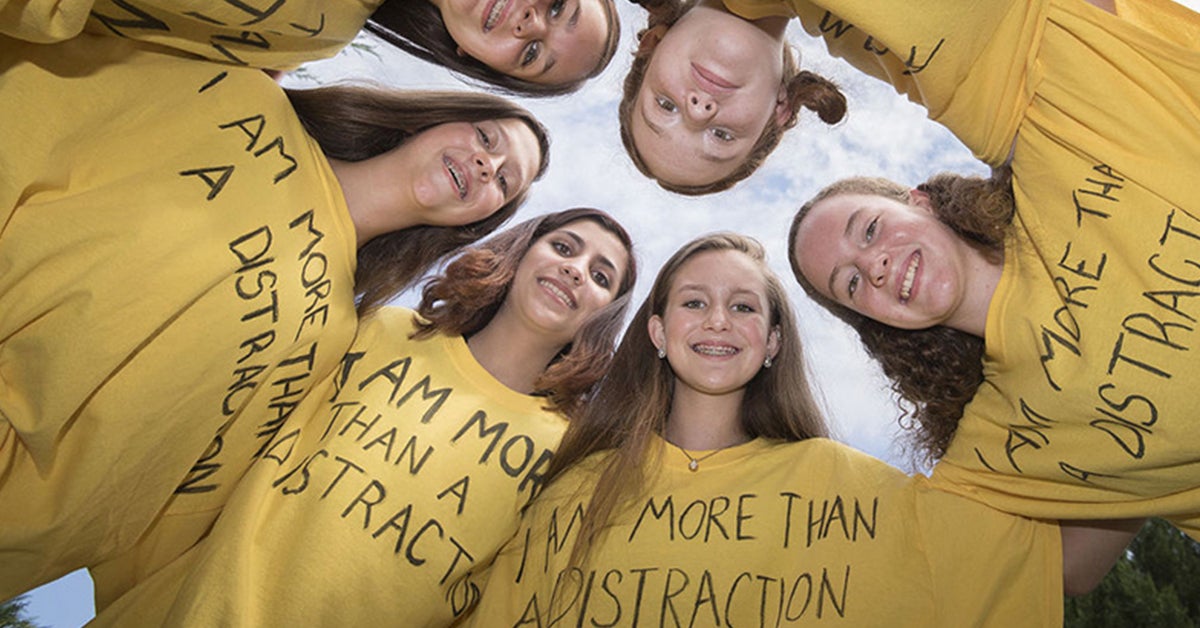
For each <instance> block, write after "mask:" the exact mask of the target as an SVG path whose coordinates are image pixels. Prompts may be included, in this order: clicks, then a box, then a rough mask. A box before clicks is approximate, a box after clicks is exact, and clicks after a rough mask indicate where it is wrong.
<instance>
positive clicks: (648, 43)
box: [637, 24, 670, 57]
mask: <svg viewBox="0 0 1200 628" xmlns="http://www.w3.org/2000/svg"><path fill="white" fill-rule="evenodd" d="M669 28H670V27H669V26H667V25H666V24H658V25H657V26H651V27H650V28H647V29H646V30H644V31H642V33H641V35H640V36H639V37H638V46H637V56H639V57H641V56H645V55H650V54H653V53H654V49H655V48H657V47H658V42H660V41H662V38H663V36H664V35H666V34H667V29H669Z"/></svg>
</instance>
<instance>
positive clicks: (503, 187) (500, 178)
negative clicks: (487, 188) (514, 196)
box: [496, 173, 508, 198]
mask: <svg viewBox="0 0 1200 628" xmlns="http://www.w3.org/2000/svg"><path fill="white" fill-rule="evenodd" d="M496 183H497V184H499V185H500V192H501V193H502V194H504V198H508V177H506V176H504V174H503V173H501V174H498V175H496Z"/></svg>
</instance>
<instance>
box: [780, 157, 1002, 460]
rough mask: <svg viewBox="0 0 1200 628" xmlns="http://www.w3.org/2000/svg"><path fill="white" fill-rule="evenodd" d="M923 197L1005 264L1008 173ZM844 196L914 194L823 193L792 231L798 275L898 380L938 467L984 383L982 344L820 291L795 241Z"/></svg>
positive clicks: (841, 185)
mask: <svg viewBox="0 0 1200 628" xmlns="http://www.w3.org/2000/svg"><path fill="white" fill-rule="evenodd" d="M917 189H918V190H920V191H922V192H925V193H926V194H928V195H929V200H930V204H931V206H932V207H933V211H934V215H935V216H936V217H937V218H938V220H940V221H941V222H943V223H945V224H946V225H947V226H949V227H950V228H951V229H952V230H953V231H954V232H955V233H956V234H957V235H958V236H959V237H960V238H962V239H963V240H965V241H966V242H968V243H970V244H971V245H972V246H974V247H975V248H976V249H978V250H980V251H982V252H983V253H984V254H985V255H987V256H988V258H989V259H992V260H993V261H999V260H1000V259H1001V256H1002V254H1003V251H1004V237H1005V234H1006V233H1007V231H1008V229H1009V226H1010V225H1011V223H1012V217H1013V210H1014V205H1013V198H1012V187H1011V185H1010V175H1009V171H1008V170H1007V169H1003V170H999V171H997V172H996V173H995V174H994V175H993V176H992V178H990V179H985V178H982V177H965V176H962V175H956V174H939V175H937V176H935V177H933V178H931V179H930V180H928V181H926V182H925V183H922V184H921V185H919V186H917ZM842 194H872V195H877V196H883V197H887V198H891V199H894V200H897V201H900V202H902V203H909V202H911V200H912V197H911V194H910V193H909V189H908V188H907V187H905V186H903V185H900V184H898V183H894V182H892V181H888V180H887V179H878V178H871V177H857V178H850V179H843V180H841V181H838V182H836V183H834V184H832V185H830V186H828V187H826V188H825V189H823V190H821V191H820V192H818V193H817V195H816V196H814V197H813V198H812V199H811V200H809V201H808V202H807V203H805V204H804V205H803V206H802V207H801V208H800V211H799V212H797V213H796V217H795V218H794V219H793V220H792V226H791V229H790V230H789V231H788V260H789V262H790V263H791V266H792V273H793V274H794V275H795V276H796V280H797V281H799V282H800V285H801V286H802V287H803V288H804V291H805V292H806V293H807V294H808V296H809V297H810V298H811V299H813V300H814V301H816V302H817V303H819V304H820V305H822V306H823V307H824V308H825V309H827V310H829V311H830V312H832V313H833V314H834V315H835V316H837V317H838V318H840V319H841V320H842V321H844V322H845V323H846V324H847V325H850V327H852V328H854V330H855V331H856V332H858V337H859V339H860V340H862V343H863V346H864V347H865V348H866V350H867V353H868V354H869V355H870V356H871V357H872V358H874V359H875V360H878V361H879V363H880V365H881V366H882V367H883V372H884V374H885V375H886V376H887V377H888V379H890V380H891V382H892V391H893V392H894V393H895V394H896V396H897V397H898V398H899V399H900V400H902V401H903V402H905V403H904V404H902V414H901V424H902V425H903V426H904V427H905V428H907V429H909V430H910V432H909V435H910V440H911V445H912V446H913V447H914V448H915V450H916V452H917V453H918V454H919V455H920V456H921V457H923V459H924V460H925V461H926V462H932V461H934V460H937V459H938V458H941V457H942V456H943V455H944V454H945V453H946V447H947V446H948V445H949V444H950V439H951V438H952V437H953V436H954V431H955V429H956V428H957V427H958V420H959V419H960V418H962V414H963V408H965V407H966V405H967V403H968V402H969V401H971V398H972V397H974V396H975V391H976V390H977V389H978V388H979V385H980V384H981V383H983V352H984V342H983V339H982V338H980V337H978V336H975V335H973V334H969V333H967V332H963V331H958V330H956V329H951V328H949V327H945V326H937V327H931V328H929V329H917V330H909V329H898V328H895V327H892V326H890V325H886V324H884V323H880V322H878V321H875V320H873V319H870V318H867V317H866V316H863V315H862V314H859V313H858V312H855V311H854V310H851V309H850V308H847V307H846V306H844V305H842V304H840V303H837V302H836V301H833V300H832V299H829V298H826V297H825V296H824V295H822V294H821V293H820V292H818V291H817V289H816V287H815V286H814V285H813V284H812V282H811V281H809V279H808V278H807V277H805V276H804V274H803V273H801V272H800V259H799V256H798V255H797V252H796V235H797V233H798V232H799V230H800V224H801V223H802V222H803V220H804V218H805V217H806V216H807V215H808V214H809V212H811V211H812V208H813V206H814V205H816V204H817V203H818V202H820V201H822V200H824V199H827V198H830V197H833V196H839V195H842Z"/></svg>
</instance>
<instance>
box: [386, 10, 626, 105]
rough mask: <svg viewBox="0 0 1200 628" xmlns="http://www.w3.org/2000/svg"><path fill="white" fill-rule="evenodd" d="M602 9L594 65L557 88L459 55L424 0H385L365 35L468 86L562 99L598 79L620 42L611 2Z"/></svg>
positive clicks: (439, 14)
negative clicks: (602, 30) (603, 30)
mask: <svg viewBox="0 0 1200 628" xmlns="http://www.w3.org/2000/svg"><path fill="white" fill-rule="evenodd" d="M596 1H597V2H599V3H600V6H601V7H602V8H603V9H604V18H605V22H606V24H607V26H608V36H607V37H606V38H605V41H604V50H603V51H602V52H601V54H600V59H599V61H597V63H596V66H595V67H594V68H592V70H591V71H590V72H588V74H587V75H586V76H583V77H580V78H579V79H577V80H574V81H570V82H567V83H561V84H546V83H534V82H533V81H527V80H524V79H519V78H516V77H513V76H509V75H507V74H504V73H502V72H499V71H497V70H493V69H492V68H491V67H488V65H487V64H485V63H482V62H480V61H478V60H476V59H474V58H472V57H470V56H466V55H462V54H459V47H458V42H456V41H454V38H452V37H451V36H450V32H449V31H448V30H446V22H445V20H443V19H442V12H441V10H440V9H439V8H438V7H437V5H435V4H434V3H432V2H425V1H424V0H386V1H385V2H384V3H383V4H381V5H380V6H379V8H378V9H376V10H375V13H374V14H372V15H371V19H370V20H368V21H367V25H366V30H368V31H370V32H371V33H372V34H373V35H375V36H377V37H379V38H380V39H382V40H384V41H386V42H387V43H389V44H391V45H393V46H395V47H397V48H399V49H401V50H403V51H405V52H407V53H409V54H411V55H413V56H415V57H417V58H419V59H422V60H425V61H428V62H429V63H433V64H436V65H440V66H442V67H444V68H446V69H448V70H450V71H451V72H454V73H455V74H457V75H459V76H461V77H463V78H466V79H468V80H469V81H471V82H474V83H478V84H484V85H490V86H491V87H493V88H495V89H496V90H498V91H500V92H502V93H505V94H508V95H511V96H525V97H532V98H538V97H547V96H562V95H565V94H570V93H572V92H575V91H577V90H578V89H579V88H580V87H582V86H583V84H584V83H585V82H587V81H588V79H591V78H594V77H596V76H598V75H599V74H600V73H601V72H603V71H604V69H605V68H607V67H608V64H609V62H611V61H612V58H613V56H615V55H616V51H617V44H618V43H619V42H620V39H621V23H620V21H619V20H618V18H617V7H616V5H615V4H614V2H613V0H596Z"/></svg>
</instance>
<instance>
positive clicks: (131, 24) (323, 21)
mask: <svg viewBox="0 0 1200 628" xmlns="http://www.w3.org/2000/svg"><path fill="white" fill-rule="evenodd" d="M397 1H406V0H397ZM380 4H382V0H277V1H274V2H257V3H256V2H234V1H226V2H203V1H200V0H0V34H4V35H8V36H10V37H15V38H18V39H24V40H26V41H31V42H37V43H49V42H56V41H63V40H65V39H70V38H71V37H74V36H76V35H78V34H79V33H80V32H81V31H86V32H89V33H92V34H109V35H117V36H120V37H123V38H127V39H133V40H137V41H143V42H149V43H153V44H156V45H159V46H164V47H166V48H169V49H172V50H178V51H183V52H186V53H190V54H192V55H197V56H199V57H201V58H204V59H209V60H212V61H220V62H223V63H232V64H234V65H243V66H250V67H256V68H269V69H276V70H287V69H291V68H293V67H295V66H297V65H299V64H301V63H304V62H305V61H315V60H317V59H324V58H326V57H332V56H333V55H335V54H337V52H338V51H339V50H341V49H342V48H343V47H345V46H346V44H348V43H350V40H352V39H354V36H355V35H356V34H358V31H360V30H361V29H362V27H363V24H365V23H366V21H367V18H369V17H371V14H372V13H374V12H375V9H376V8H378V6H379V5H380Z"/></svg>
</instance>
